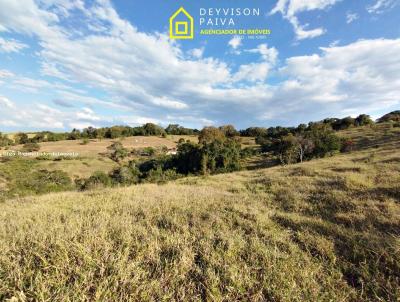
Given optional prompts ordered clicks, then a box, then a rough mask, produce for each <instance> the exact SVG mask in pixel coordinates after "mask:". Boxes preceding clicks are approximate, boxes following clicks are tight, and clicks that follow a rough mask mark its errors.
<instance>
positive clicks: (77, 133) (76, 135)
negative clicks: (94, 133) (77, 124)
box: [67, 128, 81, 140]
mask: <svg viewBox="0 0 400 302" xmlns="http://www.w3.org/2000/svg"><path fill="white" fill-rule="evenodd" d="M80 137H81V132H80V131H79V130H78V129H75V128H74V129H73V130H72V131H71V133H69V134H68V135H67V140H77V139H79V138H80Z"/></svg>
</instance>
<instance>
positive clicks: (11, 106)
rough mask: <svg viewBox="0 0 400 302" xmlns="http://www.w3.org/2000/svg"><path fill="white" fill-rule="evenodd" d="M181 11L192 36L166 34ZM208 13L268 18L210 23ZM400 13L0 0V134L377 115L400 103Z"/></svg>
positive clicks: (354, 4) (382, 7) (272, 5)
mask: <svg viewBox="0 0 400 302" xmlns="http://www.w3.org/2000/svg"><path fill="white" fill-rule="evenodd" d="M181 6H183V7H184V8H185V9H186V10H187V11H188V12H189V13H190V14H191V15H192V16H193V17H194V20H195V37H194V39H193V40H170V39H169V32H168V31H169V28H168V25H169V23H168V22H169V17H170V16H171V15H172V14H173V13H174V12H175V11H176V10H177V9H178V8H179V7H181ZM200 8H205V9H210V8H214V9H215V8H242V9H243V8H251V9H252V8H259V9H260V12H261V13H260V16H248V17H245V16H234V17H233V18H234V22H235V25H234V26H233V27H229V26H214V27H210V26H200V25H199V18H200V16H199V10H200ZM214 11H215V10H214ZM399 17H400V0H365V1H350V0H302V1H300V0H264V1H260V0H251V1H250V0H248V1H240V2H239V1H235V0H229V1H228V0H218V1H216V0H214V1H209V0H201V1H173V2H170V1H158V0H149V1H123V0H118V1H117V0H113V1H108V0H90V1H83V0H19V1H15V0H0V131H3V132H13V131H21V130H23V131H33V130H51V131H64V130H70V129H72V128H83V127H87V126H95V127H99V126H109V125H115V124H127V125H139V124H143V123H145V122H155V123H158V124H160V125H163V126H166V125H168V124H170V123H178V124H181V125H185V126H188V127H197V128H201V127H203V126H205V125H222V124H234V125H235V126H236V127H237V128H246V127H249V126H254V125H257V126H266V127H268V126H276V125H285V126H294V125H297V124H299V123H303V122H308V121H310V120H320V119H323V118H326V117H332V116H335V117H344V116H349V115H352V116H355V115H357V114H359V113H367V114H370V115H371V116H372V117H374V118H376V117H379V116H380V115H383V114H384V113H387V112H389V111H392V110H396V109H399V107H400V26H399V25H398V20H399ZM206 18H213V20H215V19H214V18H226V17H225V16H215V15H214V16H206ZM227 18H228V19H229V18H230V16H228V17H227ZM210 28H212V29H221V28H228V29H231V28H235V29H239V28H245V29H247V28H249V29H250V28H261V29H264V28H267V29H270V30H271V31H272V33H271V34H270V35H269V36H267V37H262V39H250V38H249V37H247V36H244V37H242V38H241V39H240V38H239V37H237V36H229V35H227V36H205V35H200V30H201V29H210Z"/></svg>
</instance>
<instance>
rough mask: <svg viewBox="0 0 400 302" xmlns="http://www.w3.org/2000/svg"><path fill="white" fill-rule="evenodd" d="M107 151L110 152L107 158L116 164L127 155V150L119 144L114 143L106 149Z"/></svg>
mask: <svg viewBox="0 0 400 302" xmlns="http://www.w3.org/2000/svg"><path fill="white" fill-rule="evenodd" d="M107 149H108V150H110V152H111V153H110V155H109V158H110V159H112V160H113V161H115V162H117V163H119V162H120V161H121V160H123V159H124V158H125V157H127V156H128V155H129V152H128V150H127V149H125V148H124V146H123V145H122V143H121V142H115V143H113V144H111V145H110V146H109V147H107Z"/></svg>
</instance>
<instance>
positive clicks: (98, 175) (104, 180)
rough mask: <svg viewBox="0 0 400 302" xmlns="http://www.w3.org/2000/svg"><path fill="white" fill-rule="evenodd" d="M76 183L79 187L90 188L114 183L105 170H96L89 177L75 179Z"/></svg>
mask: <svg viewBox="0 0 400 302" xmlns="http://www.w3.org/2000/svg"><path fill="white" fill-rule="evenodd" d="M75 184H76V186H77V187H78V189H80V190H82V191H84V190H90V189H95V188H104V187H109V186H111V185H112V179H111V177H110V176H108V175H107V174H106V173H104V172H103V171H96V172H94V173H93V174H92V176H90V177H89V178H87V179H81V178H79V179H77V180H75Z"/></svg>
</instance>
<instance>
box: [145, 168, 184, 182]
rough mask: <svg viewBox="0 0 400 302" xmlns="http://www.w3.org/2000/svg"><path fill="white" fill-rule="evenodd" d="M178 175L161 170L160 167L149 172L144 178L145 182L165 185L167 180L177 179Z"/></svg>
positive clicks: (170, 171) (174, 172)
mask: <svg viewBox="0 0 400 302" xmlns="http://www.w3.org/2000/svg"><path fill="white" fill-rule="evenodd" d="M179 177H180V175H179V174H178V173H176V171H175V170H173V169H168V170H163V169H162V168H161V167H157V168H156V169H152V170H150V171H149V172H148V173H147V175H146V178H145V182H151V183H166V182H167V181H169V180H175V179H178V178H179Z"/></svg>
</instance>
